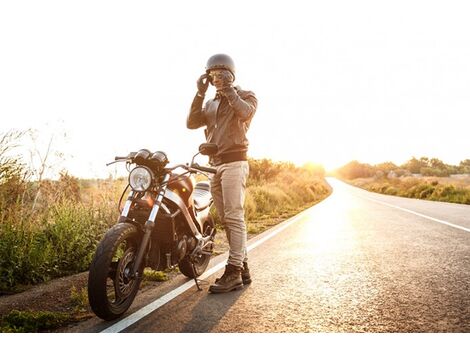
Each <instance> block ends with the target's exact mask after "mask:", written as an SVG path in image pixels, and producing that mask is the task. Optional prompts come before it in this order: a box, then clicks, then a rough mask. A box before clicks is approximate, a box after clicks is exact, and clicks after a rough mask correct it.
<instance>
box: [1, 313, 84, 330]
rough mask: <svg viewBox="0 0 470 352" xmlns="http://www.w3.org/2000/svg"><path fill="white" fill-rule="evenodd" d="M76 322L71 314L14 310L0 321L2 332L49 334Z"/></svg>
mask: <svg viewBox="0 0 470 352" xmlns="http://www.w3.org/2000/svg"><path fill="white" fill-rule="evenodd" d="M74 321H76V318H74V317H73V315H71V314H69V313H61V312H49V311H37V312H34V311H19V310H12V311H11V312H10V313H8V314H7V315H5V316H3V317H2V319H1V321H0V332H2V333H9V332H22V333H25V332H47V331H52V330H54V329H57V328H59V327H61V326H64V325H65V324H67V323H71V322H74Z"/></svg>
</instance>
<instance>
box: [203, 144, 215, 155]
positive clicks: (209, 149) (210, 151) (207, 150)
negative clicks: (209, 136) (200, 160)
mask: <svg viewBox="0 0 470 352" xmlns="http://www.w3.org/2000/svg"><path fill="white" fill-rule="evenodd" d="M218 151H219V147H217V144H215V143H202V144H201V145H200V146H199V152H200V153H201V154H202V155H207V156H212V155H215V154H217V152H218Z"/></svg>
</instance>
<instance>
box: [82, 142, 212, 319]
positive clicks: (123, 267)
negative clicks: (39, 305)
mask: <svg viewBox="0 0 470 352" xmlns="http://www.w3.org/2000/svg"><path fill="white" fill-rule="evenodd" d="M217 150H218V148H217V145H216V144H211V143H204V144H201V146H200V147H199V153H197V154H196V155H194V156H193V158H192V160H191V163H190V164H179V165H175V166H173V167H168V166H167V165H168V158H167V156H166V154H165V153H164V152H161V151H157V152H155V153H152V152H150V151H149V150H147V149H141V150H139V151H138V152H132V153H129V155H128V156H126V157H115V161H113V162H111V163H109V164H108V165H111V164H114V163H116V162H125V163H126V165H127V169H128V171H129V182H128V185H127V187H126V189H125V190H124V192H123V193H122V196H121V199H120V201H119V208H120V209H121V203H122V199H123V196H124V194H125V193H126V192H127V190H128V189H129V187H130V192H129V194H128V197H127V200H126V202H125V204H124V206H123V207H122V211H121V215H120V217H119V220H118V222H117V224H116V225H114V226H113V227H112V228H111V229H109V230H108V232H107V233H106V234H105V235H104V237H103V239H102V240H101V242H100V243H99V245H98V247H97V249H96V252H95V255H94V257H93V260H92V263H91V266H90V271H89V276H88V299H89V302H90V306H91V308H92V310H93V312H94V313H95V314H96V315H97V316H98V317H100V318H102V319H104V320H113V319H116V318H119V317H120V316H121V315H122V314H124V313H125V312H126V311H127V309H128V308H129V307H130V305H131V304H132V302H133V301H134V298H135V296H136V294H137V291H138V290H139V286H140V283H141V281H142V278H143V272H144V268H146V267H150V268H152V269H154V270H165V269H168V268H174V267H176V266H178V268H179V270H180V272H181V273H183V274H184V275H185V276H187V277H188V278H192V279H194V280H195V281H196V285H197V287H198V289H200V288H199V285H198V281H197V277H199V276H200V275H202V273H204V271H205V270H206V269H207V266H208V264H209V261H210V258H211V255H212V252H213V246H214V237H215V235H216V229H215V224H214V219H213V218H212V216H211V214H210V212H209V210H210V208H211V205H212V203H213V200H212V196H211V192H210V184H209V182H207V181H200V182H198V183H195V178H194V175H195V174H203V175H205V176H207V177H208V174H211V173H212V174H214V173H215V172H216V170H215V169H214V168H210V167H205V166H200V165H199V164H197V163H195V162H194V160H195V158H196V156H197V155H199V154H202V155H207V156H211V155H214V154H216V153H217ZM133 165H134V166H133ZM132 166H133V168H132V170H131V167H132ZM176 169H183V171H184V172H183V173H175V170H176Z"/></svg>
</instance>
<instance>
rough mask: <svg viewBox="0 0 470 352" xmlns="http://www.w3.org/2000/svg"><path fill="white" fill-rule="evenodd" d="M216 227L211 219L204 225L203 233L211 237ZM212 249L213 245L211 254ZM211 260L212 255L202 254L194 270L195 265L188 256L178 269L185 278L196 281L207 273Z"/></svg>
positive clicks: (196, 261) (197, 259)
mask: <svg viewBox="0 0 470 352" xmlns="http://www.w3.org/2000/svg"><path fill="white" fill-rule="evenodd" d="M214 226H215V225H214V220H213V219H212V218H210V219H209V221H207V222H206V223H205V224H204V232H203V233H204V234H208V235H210V233H211V232H212V230H213V228H214ZM212 249H213V248H212V245H211V247H210V248H207V250H208V251H210V252H212ZM210 260H211V255H210V254H201V255H199V256H198V257H197V258H196V260H195V261H194V268H193V264H192V263H191V260H190V259H189V257H188V256H186V257H184V258H183V259H182V260H181V261H180V262H179V263H178V268H179V269H180V272H181V273H182V274H183V275H184V276H186V277H189V278H190V279H194V278H196V277H199V276H201V275H202V274H203V273H204V271H206V269H207V266H208V265H209V262H210Z"/></svg>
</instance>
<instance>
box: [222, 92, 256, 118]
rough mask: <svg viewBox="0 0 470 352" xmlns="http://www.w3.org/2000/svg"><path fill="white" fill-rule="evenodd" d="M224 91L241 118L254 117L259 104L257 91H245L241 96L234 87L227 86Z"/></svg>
mask: <svg viewBox="0 0 470 352" xmlns="http://www.w3.org/2000/svg"><path fill="white" fill-rule="evenodd" d="M223 93H224V95H225V96H226V97H227V100H228V103H229V104H230V106H231V107H232V108H233V110H235V114H236V116H237V117H238V118H239V119H240V120H242V121H249V120H250V119H251V118H252V117H253V115H254V114H255V112H256V108H257V106H258V99H256V96H255V93H253V92H245V91H244V92H243V94H242V95H241V96H240V95H239V94H238V93H237V91H236V90H235V88H233V87H230V88H226V89H225V90H224V92H223Z"/></svg>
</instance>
